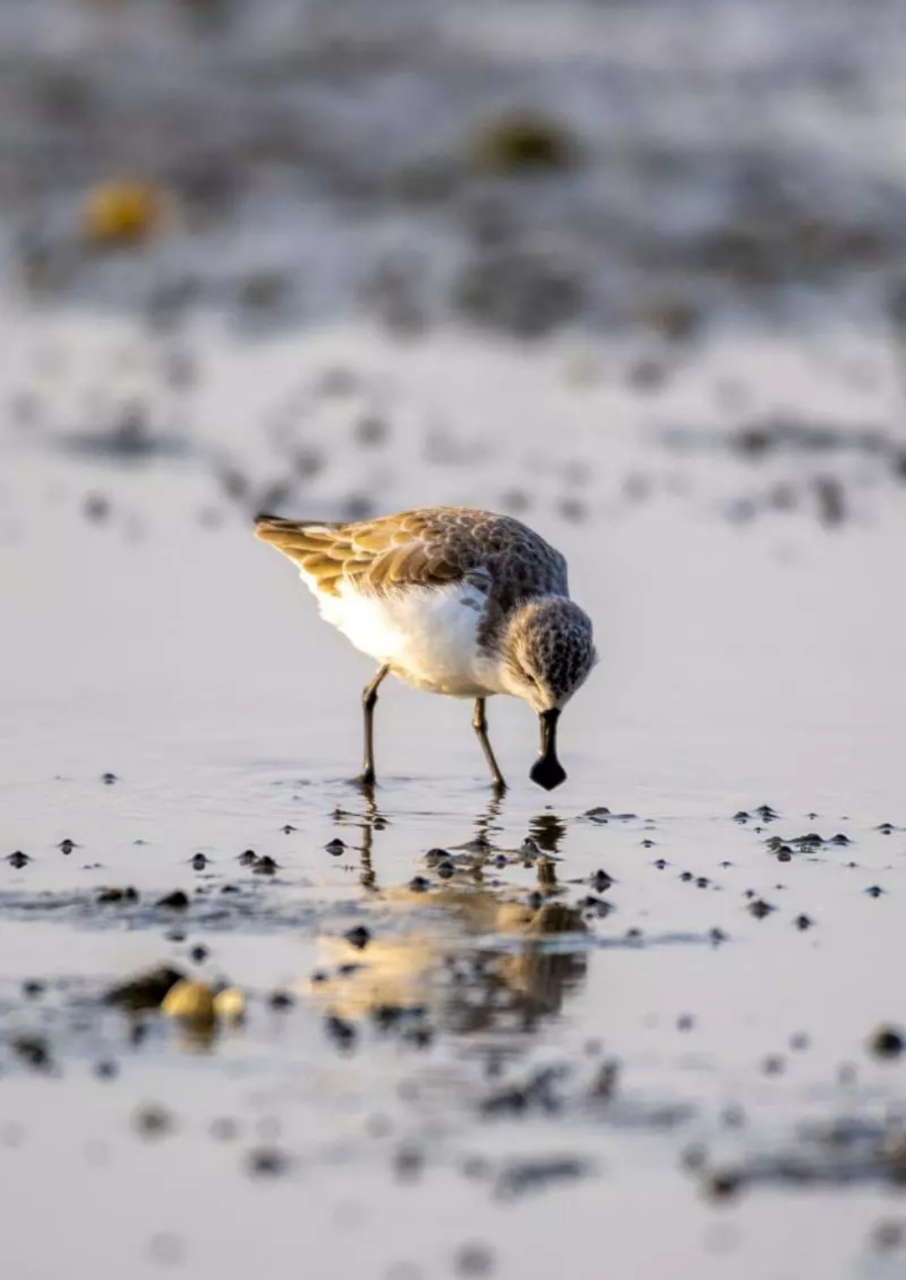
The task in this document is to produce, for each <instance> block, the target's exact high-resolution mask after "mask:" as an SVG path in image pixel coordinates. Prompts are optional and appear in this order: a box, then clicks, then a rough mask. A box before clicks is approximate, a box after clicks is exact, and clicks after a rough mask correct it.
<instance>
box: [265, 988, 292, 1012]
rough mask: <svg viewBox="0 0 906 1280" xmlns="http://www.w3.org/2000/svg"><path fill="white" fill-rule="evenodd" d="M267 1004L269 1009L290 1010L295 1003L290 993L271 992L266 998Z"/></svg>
mask: <svg viewBox="0 0 906 1280" xmlns="http://www.w3.org/2000/svg"><path fill="white" fill-rule="evenodd" d="M267 1003H268V1005H269V1006H270V1007H271V1009H279V1010H281V1011H283V1010H285V1009H291V1008H292V1007H293V1005H294V1004H295V1003H296V1001H295V999H294V997H293V995H292V992H290V991H272V992H271V993H270V995H269V996H268V998H267Z"/></svg>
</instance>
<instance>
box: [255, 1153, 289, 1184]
mask: <svg viewBox="0 0 906 1280" xmlns="http://www.w3.org/2000/svg"><path fill="white" fill-rule="evenodd" d="M290 1163H291V1162H290V1159H289V1157H288V1156H287V1155H286V1154H285V1152H283V1151H280V1150H279V1149H278V1148H277V1147H256V1148H255V1149H254V1150H253V1151H250V1152H249V1153H248V1156H247V1157H246V1161H245V1167H246V1170H247V1171H248V1173H249V1175H250V1176H251V1177H253V1178H278V1177H280V1176H281V1175H282V1174H285V1173H286V1172H287V1171H288V1169H289V1167H290Z"/></svg>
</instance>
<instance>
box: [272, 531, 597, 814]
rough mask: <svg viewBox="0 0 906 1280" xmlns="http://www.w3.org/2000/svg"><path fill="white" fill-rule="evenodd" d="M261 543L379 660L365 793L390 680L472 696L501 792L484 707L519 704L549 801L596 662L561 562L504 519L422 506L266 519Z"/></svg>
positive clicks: (368, 709)
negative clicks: (526, 711)
mask: <svg viewBox="0 0 906 1280" xmlns="http://www.w3.org/2000/svg"><path fill="white" fill-rule="evenodd" d="M255 533H256V535H257V536H258V537H259V538H261V539H263V540H264V541H265V542H270V543H273V545H274V546H275V547H276V548H277V550H278V551H281V552H282V553H283V554H284V555H285V556H287V557H288V558H289V559H290V560H292V561H293V562H294V563H295V564H296V565H297V566H298V568H299V571H300V573H301V575H302V579H303V581H304V582H305V584H306V585H307V586H308V587H309V589H310V590H311V592H312V593H313V595H314V596H315V597H316V598H317V600H318V604H319V606H320V611H321V616H322V618H324V619H325V621H327V622H329V623H331V624H332V625H333V626H335V627H336V628H337V629H338V630H339V631H342V633H343V634H344V635H345V636H346V638H347V639H348V640H350V641H351V642H352V644H353V645H355V647H356V648H357V649H360V650H361V651H362V652H363V653H367V654H369V655H370V656H371V657H372V658H374V659H375V661H376V662H377V663H378V664H379V666H378V671H377V674H376V675H375V677H374V679H373V680H372V681H371V682H370V683H369V684H368V685H366V687H365V689H364V691H363V693H362V705H363V708H364V720H365V723H364V729H365V752H364V755H365V759H364V766H363V770H362V775H361V778H360V779H359V780H360V781H361V782H362V783H363V784H364V785H367V786H371V785H373V783H374V781H375V767H374V708H375V705H376V703H377V697H378V687H379V686H380V684H381V681H382V680H383V679H384V678H385V677H386V676H387V675H388V674H389V673H391V672H392V673H393V674H394V675H395V676H397V677H398V678H399V679H401V680H403V681H405V683H406V684H409V685H413V686H414V687H415V688H416V689H424V690H427V691H428V692H430V693H444V694H448V695H450V696H452V697H457V698H474V699H475V710H474V714H473V716H472V726H473V728H474V729H475V732H476V734H477V735H478V741H479V742H480V743H481V749H482V751H483V752H484V756H485V759H486V761H487V763H488V767H489V769H490V771H491V779H492V782H493V784H494V786H495V787H496V788H497V789H498V790H502V789H503V788H504V787H505V786H506V783H505V781H504V778H503V774H502V773H501V771H500V767H499V765H498V764H497V760H496V758H495V756H494V751H493V749H492V747H491V742H490V738H489V737H488V721H487V715H486V711H485V702H486V700H487V698H489V697H490V696H491V695H493V694H495V693H504V694H510V695H511V696H513V697H516V698H522V699H523V701H525V702H527V703H528V704H529V706H530V707H531V708H532V709H533V711H535V712H536V713H537V715H538V719H539V723H540V729H541V751H540V755H539V756H538V758H537V760H536V761H535V763H534V764H533V766H532V768H531V771H530V774H529V776H530V777H531V779H532V781H533V782H536V783H538V785H539V786H541V787H544V788H545V789H546V790H548V791H551V790H553V788H554V787H558V786H559V785H560V783H561V782H563V781H564V779H565V778H566V772H565V770H564V769H563V767H562V765H561V764H560V761H559V760H558V758H557V721H558V719H559V716H560V712H561V710H562V709H563V707H564V706H565V705H566V703H567V702H568V701H569V699H570V698H571V697H572V696H573V694H574V693H575V692H576V690H577V689H578V688H579V687H580V685H581V684H582V683H583V682H584V680H585V678H586V677H587V675H588V673H589V672H590V671H591V668H592V667H593V666H594V663H595V661H596V655H595V649H594V643H593V640H592V626H591V621H590V619H589V618H588V616H587V615H586V614H585V613H583V612H582V610H581V609H580V608H579V606H578V605H577V604H574V603H573V601H572V600H570V598H569V588H568V584H567V570H566V561H565V560H564V558H563V556H562V555H561V554H560V553H559V551H555V550H554V549H553V547H551V546H549V545H548V544H547V543H546V542H545V541H544V539H543V538H542V537H541V536H540V535H539V534H537V533H535V532H534V530H533V529H529V528H528V527H527V526H526V525H524V524H521V523H520V522H519V521H518V520H514V519H512V518H511V517H510V516H500V515H493V514H492V513H491V512H488V511H478V510H474V509H473V508H470V507H425V508H421V509H419V510H415V511H403V512H400V513H399V514H398V515H390V516H380V517H378V518H377V519H374V520H362V521H357V522H355V523H352V524H327V523H323V522H315V521H307V520H301V521H295V520H283V519H280V518H279V517H277V516H266V515H262V516H259V517H258V519H257V521H256V523H255Z"/></svg>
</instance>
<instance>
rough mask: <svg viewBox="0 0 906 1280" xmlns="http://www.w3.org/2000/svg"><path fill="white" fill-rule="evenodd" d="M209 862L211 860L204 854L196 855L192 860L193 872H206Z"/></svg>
mask: <svg viewBox="0 0 906 1280" xmlns="http://www.w3.org/2000/svg"><path fill="white" fill-rule="evenodd" d="M209 862H210V858H207V857H205V855H204V854H203V853H196V854H195V855H194V856H193V858H192V869H193V871H204V869H205V867H206V866H207V865H208V863H209Z"/></svg>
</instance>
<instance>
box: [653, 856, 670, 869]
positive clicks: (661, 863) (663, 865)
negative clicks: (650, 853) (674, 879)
mask: <svg viewBox="0 0 906 1280" xmlns="http://www.w3.org/2000/svg"><path fill="white" fill-rule="evenodd" d="M653 865H654V866H655V867H657V869H658V871H665V870H666V869H667V866H668V865H669V864H668V862H667V859H666V858H656V859H655V861H654V863H653Z"/></svg>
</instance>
